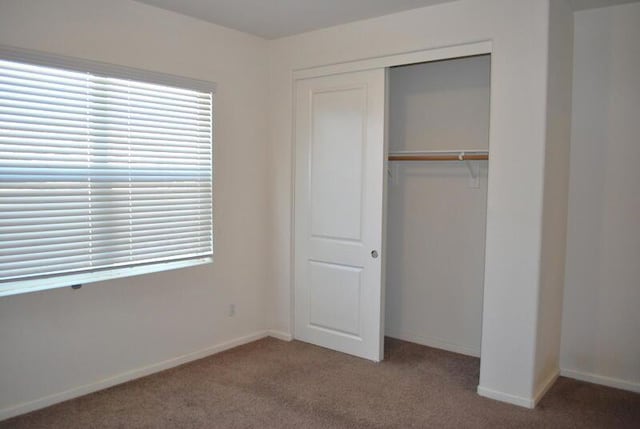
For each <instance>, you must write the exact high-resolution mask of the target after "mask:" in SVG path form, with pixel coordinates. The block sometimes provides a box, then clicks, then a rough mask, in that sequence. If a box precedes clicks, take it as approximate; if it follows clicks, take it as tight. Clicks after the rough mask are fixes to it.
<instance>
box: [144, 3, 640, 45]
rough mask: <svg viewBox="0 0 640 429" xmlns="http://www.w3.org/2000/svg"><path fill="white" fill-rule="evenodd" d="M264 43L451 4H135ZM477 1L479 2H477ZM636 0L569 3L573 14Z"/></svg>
mask: <svg viewBox="0 0 640 429" xmlns="http://www.w3.org/2000/svg"><path fill="white" fill-rule="evenodd" d="M137 1H139V2H141V3H146V4H149V5H152V6H157V7H160V8H162V9H167V10H170V11H173V12H177V13H181V14H183V15H188V16H192V17H194V18H199V19H202V20H205V21H209V22H212V23H214V24H218V25H222V26H225V27H229V28H234V29H236V30H240V31H244V32H246V33H251V34H255V35H257V36H261V37H264V38H267V39H276V38H278V37H283V36H289V35H292V34H298V33H304V32H305V31H310V30H315V29H318V28H325V27H331V26H333V25H338V24H345V23H347V22H352V21H358V20H360V19H366V18H373V17H376V16H382V15H388V14H390V13H394V12H401V11H404V10H409V9H415V8H418V7H424V6H431V5H434V4H438V3H445V2H447V1H454V0H137ZM478 1H480V0H478ZM633 1H639V0H569V2H570V3H571V5H572V6H573V8H574V9H575V10H582V9H590V8H595V7H604V6H611V5H614V4H621V3H631V2H633Z"/></svg>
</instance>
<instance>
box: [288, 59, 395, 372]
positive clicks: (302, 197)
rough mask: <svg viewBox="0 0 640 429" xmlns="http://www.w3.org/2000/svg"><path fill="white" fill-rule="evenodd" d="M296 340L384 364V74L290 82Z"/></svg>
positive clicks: (369, 73) (356, 74)
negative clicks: (293, 104)
mask: <svg viewBox="0 0 640 429" xmlns="http://www.w3.org/2000/svg"><path fill="white" fill-rule="evenodd" d="M295 102H296V109H295V112H296V129H295V139H296V147H295V151H296V180H295V273H294V275H295V337H296V338H297V339H299V340H302V341H306V342H310V343H313V344H317V345H320V346H323V347H327V348H330V349H333V350H338V351H341V352H345V353H349V354H353V355H356V356H360V357H363V358H366V359H371V360H374V361H379V360H382V357H383V351H382V347H383V333H384V329H383V319H382V314H383V311H382V310H383V308H382V307H383V301H382V299H383V296H384V291H383V287H382V284H383V282H382V267H383V255H382V254H381V251H382V248H383V218H384V217H383V210H384V204H383V197H384V183H385V175H384V171H385V168H384V165H385V159H384V158H385V154H386V152H385V138H384V137H385V117H384V115H385V70H384V69H379V70H369V71H364V72H353V73H345V74H338V75H331V76H324V77H318V78H311V79H304V80H299V81H297V82H296V94H295Z"/></svg>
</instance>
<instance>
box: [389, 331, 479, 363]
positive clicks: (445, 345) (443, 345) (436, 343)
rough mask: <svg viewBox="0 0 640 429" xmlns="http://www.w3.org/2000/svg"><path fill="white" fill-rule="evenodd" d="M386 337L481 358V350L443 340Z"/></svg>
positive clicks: (409, 335)
mask: <svg viewBox="0 0 640 429" xmlns="http://www.w3.org/2000/svg"><path fill="white" fill-rule="evenodd" d="M385 336H387V337H390V338H397V339H398V340H403V341H409V342H411V343H416V344H421V345H423V346H427V347H433V348H435V349H441V350H446V351H448V352H453V353H459V354H462V355H467V356H473V357H477V358H479V357H480V349H479V348H476V347H469V346H465V345H462V344H456V343H452V342H449V341H445V340H443V339H441V338H436V337H430V336H421V335H411V334H402V333H401V334H395V333H385Z"/></svg>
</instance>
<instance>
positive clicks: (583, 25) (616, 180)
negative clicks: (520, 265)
mask: <svg viewBox="0 0 640 429" xmlns="http://www.w3.org/2000/svg"><path fill="white" fill-rule="evenodd" d="M574 40H575V51H574V80H573V128H572V136H571V176H570V197H569V227H568V239H567V267H566V285H565V292H564V310H563V321H562V354H561V368H562V372H563V374H566V375H569V376H572V377H577V378H584V379H586V380H589V381H595V382H599V383H604V384H610V385H613V386H617V387H622V388H626V389H631V390H635V391H637V392H640V311H639V308H640V280H639V279H640V223H639V220H640V188H639V187H638V185H639V184H640V168H639V165H640V144H638V143H639V141H638V139H639V137H638V136H640V114H639V112H640V78H639V76H640V43H638V41H640V4H638V3H635V4H629V5H622V6H616V7H610V8H603V9H595V10H589V11H581V12H577V13H576V14H575V38H574Z"/></svg>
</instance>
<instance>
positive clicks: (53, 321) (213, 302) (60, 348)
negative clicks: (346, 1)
mask: <svg viewBox="0 0 640 429" xmlns="http://www.w3.org/2000/svg"><path fill="white" fill-rule="evenodd" d="M0 44H4V45H10V46H17V47H21V48H27V49H33V50H39V51H44V52H50V53H56V54H62V55H67V56H74V57H80V58H87V59H91V60H98V61H104V62H109V63H113V64H121V65H125V66H130V67H137V68H141V69H147V70H154V71H160V72H164V73H170V74H175V75H181V76H186V77H192V78H197V79H203V80H210V81H214V82H217V84H218V92H217V95H216V104H215V116H216V121H215V122H216V128H215V140H216V142H215V150H214V151H215V161H214V163H215V185H214V199H215V209H214V221H215V231H214V232H215V236H216V243H215V262H214V263H213V264H212V265H206V266H200V267H196V268H189V269H182V270H177V271H172V272H167V273H161V274H153V275H146V276H140V277H135V278H129V279H122V280H117V281H109V282H104V283H100V284H91V285H85V286H84V287H83V288H82V289H80V290H77V291H73V290H70V289H69V288H65V289H58V290H51V291H45V292H38V293H32V294H27V295H21V296H11V297H6V298H2V299H0V345H1V346H0V418H2V417H6V416H8V415H11V414H13V413H16V412H19V411H26V410H29V409H30V408H33V407H37V406H41V405H45V404H47V403H49V402H53V401H55V400H60V399H63V398H65V397H68V396H72V395H73V394H77V393H82V392H86V391H87V390H90V389H91V385H92V384H93V383H97V382H105V381H108V380H107V379H109V378H110V377H116V379H118V380H122V379H126V378H128V377H130V376H133V375H135V374H138V373H136V372H135V371H136V370H139V369H140V368H143V367H148V366H150V365H154V364H158V363H161V362H165V361H167V360H170V359H175V358H179V357H181V356H182V357H184V355H187V354H189V353H196V355H197V353H198V352H201V351H202V352H203V353H207V352H211V351H214V350H216V347H215V346H220V345H224V344H225V343H226V342H227V341H230V340H237V339H239V338H242V337H244V336H247V335H253V334H256V333H260V332H263V330H264V329H265V317H266V315H265V305H264V302H265V300H266V295H265V294H266V293H267V289H268V285H267V284H266V281H265V277H266V275H265V274H266V273H267V272H268V267H269V266H270V265H271V261H270V260H269V256H268V255H269V250H270V249H268V248H267V243H268V241H269V240H268V238H269V232H268V228H267V222H266V220H265V215H264V213H265V212H266V211H267V200H268V195H267V194H268V191H269V189H268V188H267V184H266V183H267V165H266V163H265V158H266V156H267V144H266V140H267V139H266V138H265V136H266V135H267V117H266V115H265V113H264V112H265V111H266V110H267V108H266V106H267V99H266V96H267V90H266V87H267V58H266V56H267V45H266V42H265V41H263V40H262V39H259V38H256V37H252V36H249V35H246V34H243V33H240V32H236V31H232V30H228V29H224V28H222V27H218V26H214V25H211V24H207V23H204V22H202V21H198V20H195V19H191V18H187V17H184V16H181V15H177V14H174V13H170V12H166V11H162V10H160V9H156V8H153V7H149V6H146V5H143V4H140V3H136V2H133V1H129V0H109V1H101V0H55V1H51V0H39V1H38V0H0ZM230 303H235V304H236V315H235V317H233V318H231V317H228V311H227V310H228V305H229V304H230ZM212 347H213V348H212ZM194 356H195V355H194ZM192 357H193V356H192ZM165 364H166V362H165ZM151 369H153V368H151ZM151 369H148V370H151ZM131 371H133V373H131ZM117 377H120V378H117ZM86 385H89V386H86ZM79 387H80V389H79V390H73V389H76V388H79ZM69 389H71V390H72V391H71V392H67V393H65V394H63V395H59V396H55V394H58V393H60V392H63V391H68V390H69ZM74 392H75V393H74ZM47 395H54V396H53V397H49V398H45V400H43V401H40V402H38V401H37V400H38V399H40V398H43V397H46V396H47ZM31 401H36V402H35V403H30V402H31ZM25 404H26V405H25ZM21 405H24V406H22V407H21ZM16 407H18V408H16Z"/></svg>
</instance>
